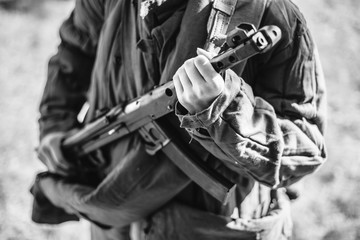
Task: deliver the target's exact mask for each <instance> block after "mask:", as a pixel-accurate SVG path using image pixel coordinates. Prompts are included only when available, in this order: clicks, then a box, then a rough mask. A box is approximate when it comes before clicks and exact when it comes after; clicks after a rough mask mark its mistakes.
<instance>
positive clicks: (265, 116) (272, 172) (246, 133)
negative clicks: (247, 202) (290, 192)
mask: <svg viewBox="0 0 360 240" xmlns="http://www.w3.org/2000/svg"><path fill="white" fill-rule="evenodd" d="M245 86H246V84H245V83H244V81H243V80H242V79H241V78H239V77H238V76H236V74H234V73H233V72H232V73H231V74H228V76H227V78H226V82H225V89H224V91H223V93H222V94H221V95H220V96H219V97H218V98H217V99H216V100H215V101H214V102H213V103H212V105H211V106H210V107H209V108H207V109H205V110H204V111H202V112H199V113H197V114H195V115H188V114H187V115H183V114H181V113H180V112H179V108H178V111H177V114H178V115H179V117H180V120H181V122H182V127H184V128H187V129H188V131H189V132H190V134H191V135H192V136H193V138H194V139H196V140H198V141H199V142H200V143H201V144H202V145H203V146H204V147H205V148H206V149H207V150H209V151H210V152H211V153H212V154H214V155H215V156H217V157H218V158H219V159H220V160H222V161H223V162H225V163H226V165H227V166H228V167H229V168H230V169H232V170H234V171H236V172H240V173H246V174H249V175H250V176H252V177H253V178H255V179H256V180H258V181H260V182H262V183H264V184H266V185H269V186H271V187H275V186H282V185H287V184H291V183H292V182H294V181H297V180H299V179H300V178H301V177H303V176H305V175H307V174H309V173H311V172H313V171H314V170H315V169H317V167H319V166H320V165H321V164H322V163H323V162H324V159H325V147H324V139H323V136H322V133H321V132H320V130H319V129H318V127H317V126H316V125H314V124H310V123H309V122H308V121H307V120H306V119H305V118H298V119H296V120H289V119H286V118H279V117H278V116H277V114H276V113H275V110H274V108H273V107H272V106H271V105H270V104H269V103H268V102H266V101H265V100H264V99H262V98H259V97H256V98H253V97H252V92H250V91H249V90H251V88H249V87H245ZM198 128H203V129H206V132H207V133H208V136H207V135H204V134H201V133H200V132H199V131H197V129H198Z"/></svg>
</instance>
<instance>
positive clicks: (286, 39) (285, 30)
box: [261, 0, 307, 45]
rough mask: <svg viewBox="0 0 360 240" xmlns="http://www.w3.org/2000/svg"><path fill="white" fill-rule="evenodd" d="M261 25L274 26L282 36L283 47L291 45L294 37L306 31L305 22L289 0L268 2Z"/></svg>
mask: <svg viewBox="0 0 360 240" xmlns="http://www.w3.org/2000/svg"><path fill="white" fill-rule="evenodd" d="M261 25H262V26H265V25H276V26H278V27H279V28H280V29H281V31H282V35H283V40H282V41H283V45H288V44H291V43H292V42H293V40H294V37H297V36H300V35H302V33H303V32H304V31H307V25H306V20H305V17H304V16H303V14H302V13H301V11H300V9H299V8H298V6H296V5H295V4H294V3H293V2H292V1H291V0H269V3H268V6H267V8H266V10H265V12H264V15H263V17H262V21H261Z"/></svg>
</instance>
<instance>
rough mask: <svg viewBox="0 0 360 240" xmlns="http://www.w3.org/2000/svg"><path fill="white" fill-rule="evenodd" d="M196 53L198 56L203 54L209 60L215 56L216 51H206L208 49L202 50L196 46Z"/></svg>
mask: <svg viewBox="0 0 360 240" xmlns="http://www.w3.org/2000/svg"><path fill="white" fill-rule="evenodd" d="M196 53H197V55H198V56H199V55H203V56H205V57H206V58H207V59H209V60H210V59H212V58H213V57H215V56H216V53H212V52H208V51H206V50H204V49H202V48H197V49H196Z"/></svg>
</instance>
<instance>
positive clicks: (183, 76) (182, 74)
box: [176, 67, 192, 91]
mask: <svg viewBox="0 0 360 240" xmlns="http://www.w3.org/2000/svg"><path fill="white" fill-rule="evenodd" d="M176 73H177V76H178V77H179V80H180V82H181V85H182V87H183V90H184V91H187V89H191V88H192V83H191V81H190V79H189V77H188V75H187V73H186V71H185V69H184V67H180V68H179V69H178V71H177V72H176Z"/></svg>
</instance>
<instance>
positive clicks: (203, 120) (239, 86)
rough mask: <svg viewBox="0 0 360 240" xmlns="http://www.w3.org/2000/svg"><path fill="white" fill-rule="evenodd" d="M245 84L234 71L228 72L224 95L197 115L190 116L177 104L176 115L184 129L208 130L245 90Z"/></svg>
mask: <svg viewBox="0 0 360 240" xmlns="http://www.w3.org/2000/svg"><path fill="white" fill-rule="evenodd" d="M244 84H245V82H244V81H243V80H242V79H241V78H239V77H238V76H237V75H236V74H235V73H234V72H233V71H226V76H225V87H224V90H223V91H222V93H221V94H220V95H219V96H218V97H217V98H215V100H214V101H213V102H212V103H211V105H210V106H209V107H208V108H206V109H204V110H202V111H201V112H198V113H195V114H189V113H188V112H187V111H186V109H184V107H183V106H182V105H181V104H180V103H179V102H177V104H176V106H175V114H176V116H178V118H179V120H180V127H182V128H206V127H208V126H210V125H211V124H213V123H214V122H215V121H216V120H217V119H218V118H219V117H220V115H221V114H222V113H223V112H224V111H225V109H226V108H228V106H229V105H230V103H231V102H232V101H233V99H234V98H235V97H236V96H237V95H238V93H239V92H240V91H241V90H243V85H244Z"/></svg>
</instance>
